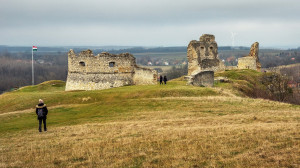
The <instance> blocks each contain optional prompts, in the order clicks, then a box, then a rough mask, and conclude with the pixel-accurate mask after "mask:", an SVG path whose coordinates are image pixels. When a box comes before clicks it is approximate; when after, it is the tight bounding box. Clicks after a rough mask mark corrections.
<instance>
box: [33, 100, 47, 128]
mask: <svg viewBox="0 0 300 168" xmlns="http://www.w3.org/2000/svg"><path fill="white" fill-rule="evenodd" d="M35 113H36V115H37V119H38V120H39V131H40V132H42V122H43V123H44V131H47V126H46V119H47V114H48V109H47V107H46V104H44V101H43V100H42V99H39V104H38V105H36V110H35Z"/></svg>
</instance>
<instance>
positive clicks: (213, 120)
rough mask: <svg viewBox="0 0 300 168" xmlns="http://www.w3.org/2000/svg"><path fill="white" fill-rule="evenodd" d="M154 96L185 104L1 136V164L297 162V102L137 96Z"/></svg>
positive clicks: (258, 164) (274, 164) (299, 135)
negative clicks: (39, 131)
mask: <svg viewBox="0 0 300 168" xmlns="http://www.w3.org/2000/svg"><path fill="white" fill-rule="evenodd" d="M149 100H151V101H158V102H162V101H165V102H170V103H171V102H178V101H179V102H182V103H181V104H180V103H178V104H179V105H178V106H169V109H168V110H163V111H155V110H154V111H149V110H145V111H143V110H141V111H140V112H138V113H136V114H131V115H126V116H123V118H121V119H116V120H114V121H109V122H102V123H87V124H81V125H75V126H60V127H59V126H57V127H51V125H50V126H49V131H48V132H47V133H41V134H39V133H38V132H37V130H36V129H35V130H26V131H23V132H14V133H6V134H3V135H2V137H1V138H0V161H1V162H0V167H300V156H299V154H300V146H299V140H300V133H299V128H300V127H299V126H300V123H299V120H300V114H299V107H294V106H291V105H289V104H284V103H278V102H273V101H266V100H262V99H249V98H240V97H236V96H231V97H230V96H228V95H227V96H208V97H169V98H168V97H167V98H151V99H141V100H138V101H149ZM187 102H192V103H187ZM171 104H172V103H171ZM185 104H187V106H185ZM166 105H168V103H166Z"/></svg>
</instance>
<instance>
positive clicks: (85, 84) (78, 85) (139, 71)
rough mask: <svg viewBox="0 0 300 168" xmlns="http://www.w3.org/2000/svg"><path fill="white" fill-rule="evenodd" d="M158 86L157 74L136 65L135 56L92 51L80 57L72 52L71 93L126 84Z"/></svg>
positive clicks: (69, 83)
mask: <svg viewBox="0 0 300 168" xmlns="http://www.w3.org/2000/svg"><path fill="white" fill-rule="evenodd" d="M156 83H157V72H156V71H155V70H151V69H148V68H142V67H139V66H137V65H136V61H135V58H134V56H133V55H131V54H129V53H122V54H119V55H114V54H110V53H107V52H102V53H101V54H98V55H96V56H94V54H93V52H92V51H91V50H86V51H81V52H80V53H79V54H78V55H76V54H75V53H74V51H73V50H72V49H71V50H70V51H69V53H68V78H67V83H66V91H68V90H101V89H108V88H113V87H120V86H126V85H149V84H156Z"/></svg>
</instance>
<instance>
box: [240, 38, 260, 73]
mask: <svg viewBox="0 0 300 168" xmlns="http://www.w3.org/2000/svg"><path fill="white" fill-rule="evenodd" d="M258 52H259V43H258V42H255V43H253V44H252V45H251V49H250V52H249V55H247V56H245V57H242V58H239V59H238V65H237V68H238V69H253V70H257V71H260V69H261V64H260V62H259V58H258Z"/></svg>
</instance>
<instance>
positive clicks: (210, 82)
mask: <svg viewBox="0 0 300 168" xmlns="http://www.w3.org/2000/svg"><path fill="white" fill-rule="evenodd" d="M187 80H188V84H189V85H193V86H205V87H213V86H214V71H201V72H199V73H197V74H195V75H191V76H189V77H188V79H187Z"/></svg>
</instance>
